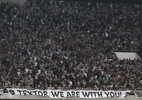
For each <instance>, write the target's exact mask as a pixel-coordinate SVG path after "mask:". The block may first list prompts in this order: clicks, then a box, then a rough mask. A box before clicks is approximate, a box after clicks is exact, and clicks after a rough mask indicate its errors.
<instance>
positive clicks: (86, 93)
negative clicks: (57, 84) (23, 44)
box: [7, 88, 130, 98]
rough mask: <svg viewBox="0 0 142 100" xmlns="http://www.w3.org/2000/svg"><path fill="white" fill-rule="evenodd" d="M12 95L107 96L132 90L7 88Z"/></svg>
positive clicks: (53, 96)
mask: <svg viewBox="0 0 142 100" xmlns="http://www.w3.org/2000/svg"><path fill="white" fill-rule="evenodd" d="M7 90H8V92H9V94H10V96H16V95H37V96H43V97H49V98H105V97H125V96H126V94H127V93H128V92H130V91H111V90H110V91H95V90H38V89H37V90H28V89H17V88H7Z"/></svg>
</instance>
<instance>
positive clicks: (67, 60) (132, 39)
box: [0, 0, 142, 90]
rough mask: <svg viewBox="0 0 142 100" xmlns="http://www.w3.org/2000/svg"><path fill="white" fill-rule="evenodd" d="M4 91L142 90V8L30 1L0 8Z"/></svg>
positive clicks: (0, 80) (0, 84) (0, 68)
mask: <svg viewBox="0 0 142 100" xmlns="http://www.w3.org/2000/svg"><path fill="white" fill-rule="evenodd" d="M0 12H1V14H0V87H1V88H2V87H7V86H11V87H19V88H36V89H47V88H52V89H59V88H60V89H95V90H109V89H112V90H127V89H135V88H139V87H141V86H142V62H141V61H140V60H137V59H135V60H130V59H124V60H119V59H118V58H117V57H116V55H115V54H114V52H115V51H123V52H125V51H126V52H139V51H140V49H139V48H140V45H141V44H142V33H141V32H142V17H141V15H142V5H141V4H112V3H110V4H108V3H107V4H103V3H91V2H88V3H84V2H64V1H54V0H27V2H26V3H25V4H24V5H23V6H21V5H19V4H14V3H11V2H7V3H1V4H0Z"/></svg>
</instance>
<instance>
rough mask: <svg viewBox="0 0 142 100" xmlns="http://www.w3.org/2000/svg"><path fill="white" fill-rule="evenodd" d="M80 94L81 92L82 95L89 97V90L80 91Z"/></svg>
mask: <svg viewBox="0 0 142 100" xmlns="http://www.w3.org/2000/svg"><path fill="white" fill-rule="evenodd" d="M82 94H83V96H84V97H89V95H90V92H83V91H82Z"/></svg>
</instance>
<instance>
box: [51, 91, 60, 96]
mask: <svg viewBox="0 0 142 100" xmlns="http://www.w3.org/2000/svg"><path fill="white" fill-rule="evenodd" d="M51 93H52V95H53V97H58V96H59V93H60V92H59V91H58V92H53V91H51Z"/></svg>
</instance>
